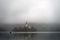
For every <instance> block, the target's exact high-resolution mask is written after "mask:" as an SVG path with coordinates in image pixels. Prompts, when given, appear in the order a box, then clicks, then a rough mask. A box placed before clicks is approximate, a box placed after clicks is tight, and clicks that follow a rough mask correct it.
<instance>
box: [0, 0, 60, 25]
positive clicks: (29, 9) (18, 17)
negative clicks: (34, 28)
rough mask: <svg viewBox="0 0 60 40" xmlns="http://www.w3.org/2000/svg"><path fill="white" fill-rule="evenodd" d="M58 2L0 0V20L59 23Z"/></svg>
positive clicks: (52, 0) (50, 0) (54, 0)
mask: <svg viewBox="0 0 60 40" xmlns="http://www.w3.org/2000/svg"><path fill="white" fill-rule="evenodd" d="M59 2H60V1H59V0H0V5H1V6H0V22H1V23H7V24H8V23H9V24H11V23H12V24H15V23H25V22H26V21H27V22H32V23H55V22H59V23H60V21H59V16H60V15H59V13H60V11H59V9H60V8H59V6H60V5H59Z"/></svg>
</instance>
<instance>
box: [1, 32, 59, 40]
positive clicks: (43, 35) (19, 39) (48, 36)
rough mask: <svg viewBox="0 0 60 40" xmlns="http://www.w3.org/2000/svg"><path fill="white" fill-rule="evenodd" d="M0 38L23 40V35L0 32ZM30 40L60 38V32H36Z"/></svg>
mask: <svg viewBox="0 0 60 40" xmlns="http://www.w3.org/2000/svg"><path fill="white" fill-rule="evenodd" d="M0 40H25V38H24V36H21V37H20V36H16V35H13V34H8V33H6V34H0ZM30 40H60V34H59V33H55V34H53V33H52V34H50V33H37V34H36V35H34V37H32V38H31V39H30Z"/></svg>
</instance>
